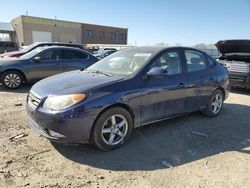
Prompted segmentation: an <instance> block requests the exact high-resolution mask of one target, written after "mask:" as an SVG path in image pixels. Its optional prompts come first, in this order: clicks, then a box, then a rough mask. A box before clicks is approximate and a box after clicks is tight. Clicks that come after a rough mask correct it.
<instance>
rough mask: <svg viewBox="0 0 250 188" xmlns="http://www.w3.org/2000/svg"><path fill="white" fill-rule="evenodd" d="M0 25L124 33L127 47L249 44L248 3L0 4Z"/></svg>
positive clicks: (111, 0) (64, 0)
mask: <svg viewBox="0 0 250 188" xmlns="http://www.w3.org/2000/svg"><path fill="white" fill-rule="evenodd" d="M0 7H1V11H0V21H4V22H9V21H11V20H12V19H13V18H14V17H17V16H19V15H25V12H26V11H28V14H29V15H30V16H38V17H47V18H55V16H57V19H60V20H69V21H77V22H85V23H93V24H101V25H110V26H118V27H125V28H128V29H129V34H128V44H133V45H134V44H137V45H154V44H155V43H161V42H163V43H166V44H169V45H174V44H176V43H179V44H181V45H193V44H197V43H215V42H216V41H218V40H221V39H250V0H206V1H205V0H141V1H136V0H124V1H121V0H120V1H119V0H71V1H68V0H43V1H36V0H24V1H21V0H9V1H6V0H0Z"/></svg>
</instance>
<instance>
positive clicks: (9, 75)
mask: <svg viewBox="0 0 250 188" xmlns="http://www.w3.org/2000/svg"><path fill="white" fill-rule="evenodd" d="M1 82H2V84H3V86H5V87H6V88H8V89H17V88H19V87H20V86H21V85H22V84H23V76H22V74H20V73H19V72H17V71H7V72H4V73H3V75H2V76H1Z"/></svg>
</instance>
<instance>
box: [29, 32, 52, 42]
mask: <svg viewBox="0 0 250 188" xmlns="http://www.w3.org/2000/svg"><path fill="white" fill-rule="evenodd" d="M32 40H33V42H52V33H51V32H45V31H32Z"/></svg>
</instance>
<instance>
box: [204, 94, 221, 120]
mask: <svg viewBox="0 0 250 188" xmlns="http://www.w3.org/2000/svg"><path fill="white" fill-rule="evenodd" d="M223 101H224V95H223V93H222V91H221V90H216V91H215V92H214V93H213V94H212V96H211V97H210V100H209V103H208V105H207V107H206V109H205V110H204V111H202V113H203V114H204V115H206V116H209V117H214V116H217V115H218V114H219V113H220V112H221V109H222V107H223Z"/></svg>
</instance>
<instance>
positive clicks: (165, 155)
mask: <svg viewBox="0 0 250 188" xmlns="http://www.w3.org/2000/svg"><path fill="white" fill-rule="evenodd" d="M29 88H30V87H29V86H26V87H24V88H23V89H19V90H16V91H7V90H5V89H4V88H3V87H1V86H0V133H1V134H0V157H1V160H0V187H100V188H102V187H119V188H120V187H143V188H146V187H157V188H158V187H171V188H172V187H197V188H198V187H209V188H210V187H223V188H224V187H240V188H243V187H246V188H248V187H250V178H249V177H250V91H241V90H237V91H233V93H231V94H230V97H229V98H228V99H227V100H226V101H225V105H224V109H223V111H222V112H221V114H220V115H219V116H218V117H216V118H206V117H204V116H202V115H201V114H200V113H193V114H189V115H186V116H182V117H179V118H176V119H172V120H167V121H164V122H161V123H156V124H152V125H149V126H145V127H143V128H139V129H137V130H135V131H134V133H133V134H132V137H131V139H130V140H129V142H128V143H127V144H126V145H124V146H123V147H121V148H119V149H117V150H115V151H110V152H102V151H99V150H97V149H96V148H95V147H93V146H92V145H55V144H51V143H50V142H49V141H48V140H47V139H45V138H43V137H41V136H39V135H38V134H37V133H35V132H34V131H33V130H31V129H30V128H29V126H28V122H27V114H26V111H25V98H26V95H27V91H28V90H29ZM196 132H198V133H202V134H204V135H197V134H195V133H196Z"/></svg>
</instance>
